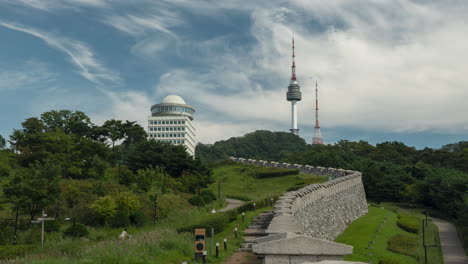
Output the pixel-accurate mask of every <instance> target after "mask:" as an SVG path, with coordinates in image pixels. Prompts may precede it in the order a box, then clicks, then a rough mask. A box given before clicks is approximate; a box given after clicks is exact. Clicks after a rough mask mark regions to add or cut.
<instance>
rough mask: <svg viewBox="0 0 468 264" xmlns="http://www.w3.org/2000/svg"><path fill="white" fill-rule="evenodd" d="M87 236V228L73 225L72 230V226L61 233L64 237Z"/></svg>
mask: <svg viewBox="0 0 468 264" xmlns="http://www.w3.org/2000/svg"><path fill="white" fill-rule="evenodd" d="M88 235H89V231H88V228H87V227H86V226H85V225H82V224H75V228H74V229H73V225H72V226H70V227H69V228H67V229H66V230H65V231H64V232H63V236H64V237H86V236H88Z"/></svg>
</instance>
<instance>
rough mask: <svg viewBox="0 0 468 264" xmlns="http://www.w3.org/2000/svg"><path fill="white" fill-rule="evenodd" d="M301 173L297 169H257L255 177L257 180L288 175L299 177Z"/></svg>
mask: <svg viewBox="0 0 468 264" xmlns="http://www.w3.org/2000/svg"><path fill="white" fill-rule="evenodd" d="M299 172H300V171H299V170H296V169H283V168H269V167H257V168H255V170H254V177H255V178H257V179H263V178H273V177H281V176H287V175H297V174H299Z"/></svg>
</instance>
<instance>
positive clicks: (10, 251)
mask: <svg viewBox="0 0 468 264" xmlns="http://www.w3.org/2000/svg"><path fill="white" fill-rule="evenodd" d="M35 248H36V246H34V245H14V246H12V245H8V246H0V260H1V259H13V258H16V257H19V256H23V255H25V254H27V253H29V252H31V251H32V250H34V249H35Z"/></svg>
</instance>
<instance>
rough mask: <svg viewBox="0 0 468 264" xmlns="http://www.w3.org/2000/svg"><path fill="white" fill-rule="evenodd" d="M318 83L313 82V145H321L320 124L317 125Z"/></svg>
mask: <svg viewBox="0 0 468 264" xmlns="http://www.w3.org/2000/svg"><path fill="white" fill-rule="evenodd" d="M318 110H319V108H318V85H317V82H315V127H314V129H315V135H314V137H313V138H312V144H314V145H323V139H322V134H321V133H320V125H319V118H318Z"/></svg>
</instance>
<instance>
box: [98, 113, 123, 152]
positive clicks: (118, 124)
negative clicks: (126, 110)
mask: <svg viewBox="0 0 468 264" xmlns="http://www.w3.org/2000/svg"><path fill="white" fill-rule="evenodd" d="M123 127H124V126H123V123H122V120H115V119H111V120H107V121H106V122H104V125H102V128H104V130H105V135H106V136H107V138H108V139H110V141H111V142H112V148H114V145H115V142H116V141H119V140H121V139H123V138H124V136H125V133H124V129H123Z"/></svg>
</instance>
